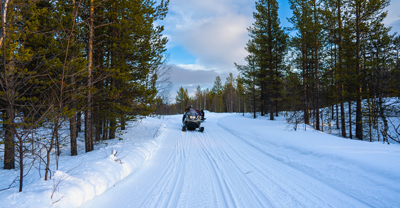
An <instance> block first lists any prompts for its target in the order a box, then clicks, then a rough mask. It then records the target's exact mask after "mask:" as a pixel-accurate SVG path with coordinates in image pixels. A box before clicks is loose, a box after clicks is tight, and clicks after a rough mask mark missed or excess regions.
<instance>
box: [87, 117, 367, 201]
mask: <svg viewBox="0 0 400 208" xmlns="http://www.w3.org/2000/svg"><path fill="white" fill-rule="evenodd" d="M219 117H221V116H217V115H215V117H208V119H207V123H204V126H205V131H204V132H203V133H201V132H197V131H187V132H182V131H181V129H180V122H179V121H180V119H179V117H178V116H176V118H175V117H171V119H170V120H169V121H168V126H167V129H166V131H165V134H166V135H165V137H164V138H165V139H164V141H163V142H162V145H161V146H160V148H159V149H158V150H157V151H156V152H155V153H154V156H153V157H152V158H151V159H150V160H149V161H148V162H147V163H146V164H144V165H143V166H142V168H140V169H139V170H138V171H136V172H134V173H133V174H131V175H130V176H128V177H127V178H126V179H124V180H123V181H121V182H119V183H117V184H116V185H115V187H113V188H111V189H109V190H107V191H106V192H105V193H103V194H102V195H100V196H97V197H95V198H94V199H93V200H92V201H90V202H88V203H87V204H85V205H84V206H83V207H107V208H109V207H341V208H343V207H370V206H374V205H371V204H367V202H366V201H361V200H360V199H357V198H354V197H353V196H351V195H350V194H349V193H346V192H345V191H343V190H338V189H337V188H334V187H332V186H330V185H329V184H327V183H324V182H323V181H320V180H318V179H317V178H315V177H312V176H310V175H309V174H307V173H305V172H304V171H301V170H299V169H296V168H295V167H292V166H290V165H288V164H287V163H284V162H282V161H279V160H277V159H276V158H274V157H272V156H271V155H269V154H268V153H267V152H266V151H268V150H265V151H264V150H263V149H260V148H258V147H255V146H253V145H251V144H250V143H248V142H245V141H243V140H244V139H243V138H241V137H239V136H236V135H235V134H234V133H231V131H228V130H227V129H225V128H223V127H222V126H220V125H218V119H219ZM172 118H173V119H172Z"/></svg>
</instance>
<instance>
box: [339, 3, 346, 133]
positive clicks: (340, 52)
mask: <svg viewBox="0 0 400 208" xmlns="http://www.w3.org/2000/svg"><path fill="white" fill-rule="evenodd" d="M341 8H342V6H341V0H338V20H339V41H338V45H339V63H338V67H339V72H340V119H341V127H342V137H346V120H345V119H346V118H345V112H344V84H343V77H344V74H343V67H342V13H341Z"/></svg>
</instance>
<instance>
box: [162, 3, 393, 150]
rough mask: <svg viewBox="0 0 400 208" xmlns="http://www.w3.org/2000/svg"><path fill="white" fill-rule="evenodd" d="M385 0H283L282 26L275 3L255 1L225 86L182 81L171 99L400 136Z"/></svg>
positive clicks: (358, 134)
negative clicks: (240, 54)
mask: <svg viewBox="0 0 400 208" xmlns="http://www.w3.org/2000/svg"><path fill="white" fill-rule="evenodd" d="M389 3H390V1H389V0H374V1H371V0H354V1H343V0H289V4H290V8H291V10H292V12H293V16H292V17H291V18H290V19H289V22H290V23H291V24H292V25H293V27H291V28H283V27H282V26H281V23H280V19H279V17H278V9H279V5H278V1H276V0H258V1H257V2H256V5H255V7H256V11H255V12H254V13H253V18H254V23H253V24H252V26H251V27H249V28H248V34H249V36H250V40H249V41H248V43H247V44H246V48H245V49H246V50H247V51H248V54H249V55H248V56H247V57H246V58H245V60H246V62H247V65H238V64H236V63H235V66H236V68H237V70H238V76H237V77H233V75H232V74H230V76H229V77H227V79H226V81H225V84H223V83H222V80H221V78H220V77H219V76H218V77H216V79H215V82H214V86H213V87H212V89H204V88H201V86H198V87H197V90H196V92H195V95H194V96H189V93H188V91H187V89H184V88H183V87H181V88H180V89H179V91H178V92H177V96H176V99H175V100H176V103H175V104H172V105H168V107H166V108H164V109H159V113H160V114H163V113H168V114H175V113H182V112H183V110H184V109H185V107H186V106H187V105H188V104H192V105H194V106H195V108H198V109H207V110H209V111H211V112H236V113H243V114H244V113H251V114H252V116H253V117H254V118H256V117H257V116H266V117H268V118H269V119H270V120H274V119H275V117H276V116H279V115H284V116H285V117H286V121H287V122H288V123H289V124H293V126H294V129H295V130H297V129H298V126H299V125H300V124H301V125H311V126H312V127H313V128H314V129H315V130H319V131H327V130H328V129H329V131H332V130H335V131H336V132H337V134H338V135H339V136H341V137H345V138H351V139H358V140H366V141H383V143H385V142H386V143H388V144H389V143H390V142H400V120H399V115H400V108H399V102H400V99H399V96H400V91H399V89H400V85H399V83H400V62H399V52H400V35H399V34H397V33H394V32H391V28H390V27H387V26H385V25H384V24H383V20H384V18H385V17H386V15H387V11H386V10H385V8H386V7H387V6H388V5H389Z"/></svg>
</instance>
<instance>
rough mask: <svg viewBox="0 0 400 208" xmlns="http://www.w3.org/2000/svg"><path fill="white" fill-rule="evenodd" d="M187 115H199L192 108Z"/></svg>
mask: <svg viewBox="0 0 400 208" xmlns="http://www.w3.org/2000/svg"><path fill="white" fill-rule="evenodd" d="M187 115H188V116H197V113H196V110H194V109H190V110H189V111H188V112H187Z"/></svg>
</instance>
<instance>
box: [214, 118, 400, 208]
mask: <svg viewBox="0 0 400 208" xmlns="http://www.w3.org/2000/svg"><path fill="white" fill-rule="evenodd" d="M279 119H280V120H279ZM283 119H284V118H283V117H278V121H269V120H267V119H266V118H265V117H264V118H262V119H252V118H249V117H246V116H245V117H243V116H239V115H232V116H226V117H223V118H221V119H220V120H219V122H218V124H219V125H220V126H221V127H223V128H225V129H226V130H227V131H229V132H230V133H231V134H233V135H235V136H236V137H237V138H240V139H241V140H242V141H244V142H245V143H247V144H248V145H250V146H252V147H254V148H255V149H257V150H258V151H260V152H262V153H263V154H266V155H268V156H270V157H272V158H274V159H275V160H277V161H279V162H282V163H285V164H287V165H289V166H291V167H294V168H296V169H298V170H301V171H302V172H305V173H307V174H309V175H311V176H314V177H315V178H318V179H319V180H322V181H324V182H325V183H327V184H330V185H331V186H332V187H334V188H336V189H338V190H342V191H343V192H347V193H350V194H351V195H352V196H355V197H356V198H366V199H367V200H366V201H368V204H369V206H372V207H397V206H398V203H399V199H398V193H399V192H400V188H399V187H400V166H399V164H400V145H397V144H391V145H387V144H382V143H380V142H367V141H360V140H351V139H345V138H340V137H337V136H333V135H330V134H327V133H323V132H320V131H316V130H312V129H311V127H310V128H307V131H304V128H299V130H298V131H293V130H292V129H293V128H291V127H289V126H288V124H287V123H286V122H285V121H284V120H283ZM388 190H391V191H388ZM378 198H380V199H378ZM382 198H384V199H385V200H383V201H385V203H386V204H378V203H377V202H379V201H382V200H381V199H382Z"/></svg>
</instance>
